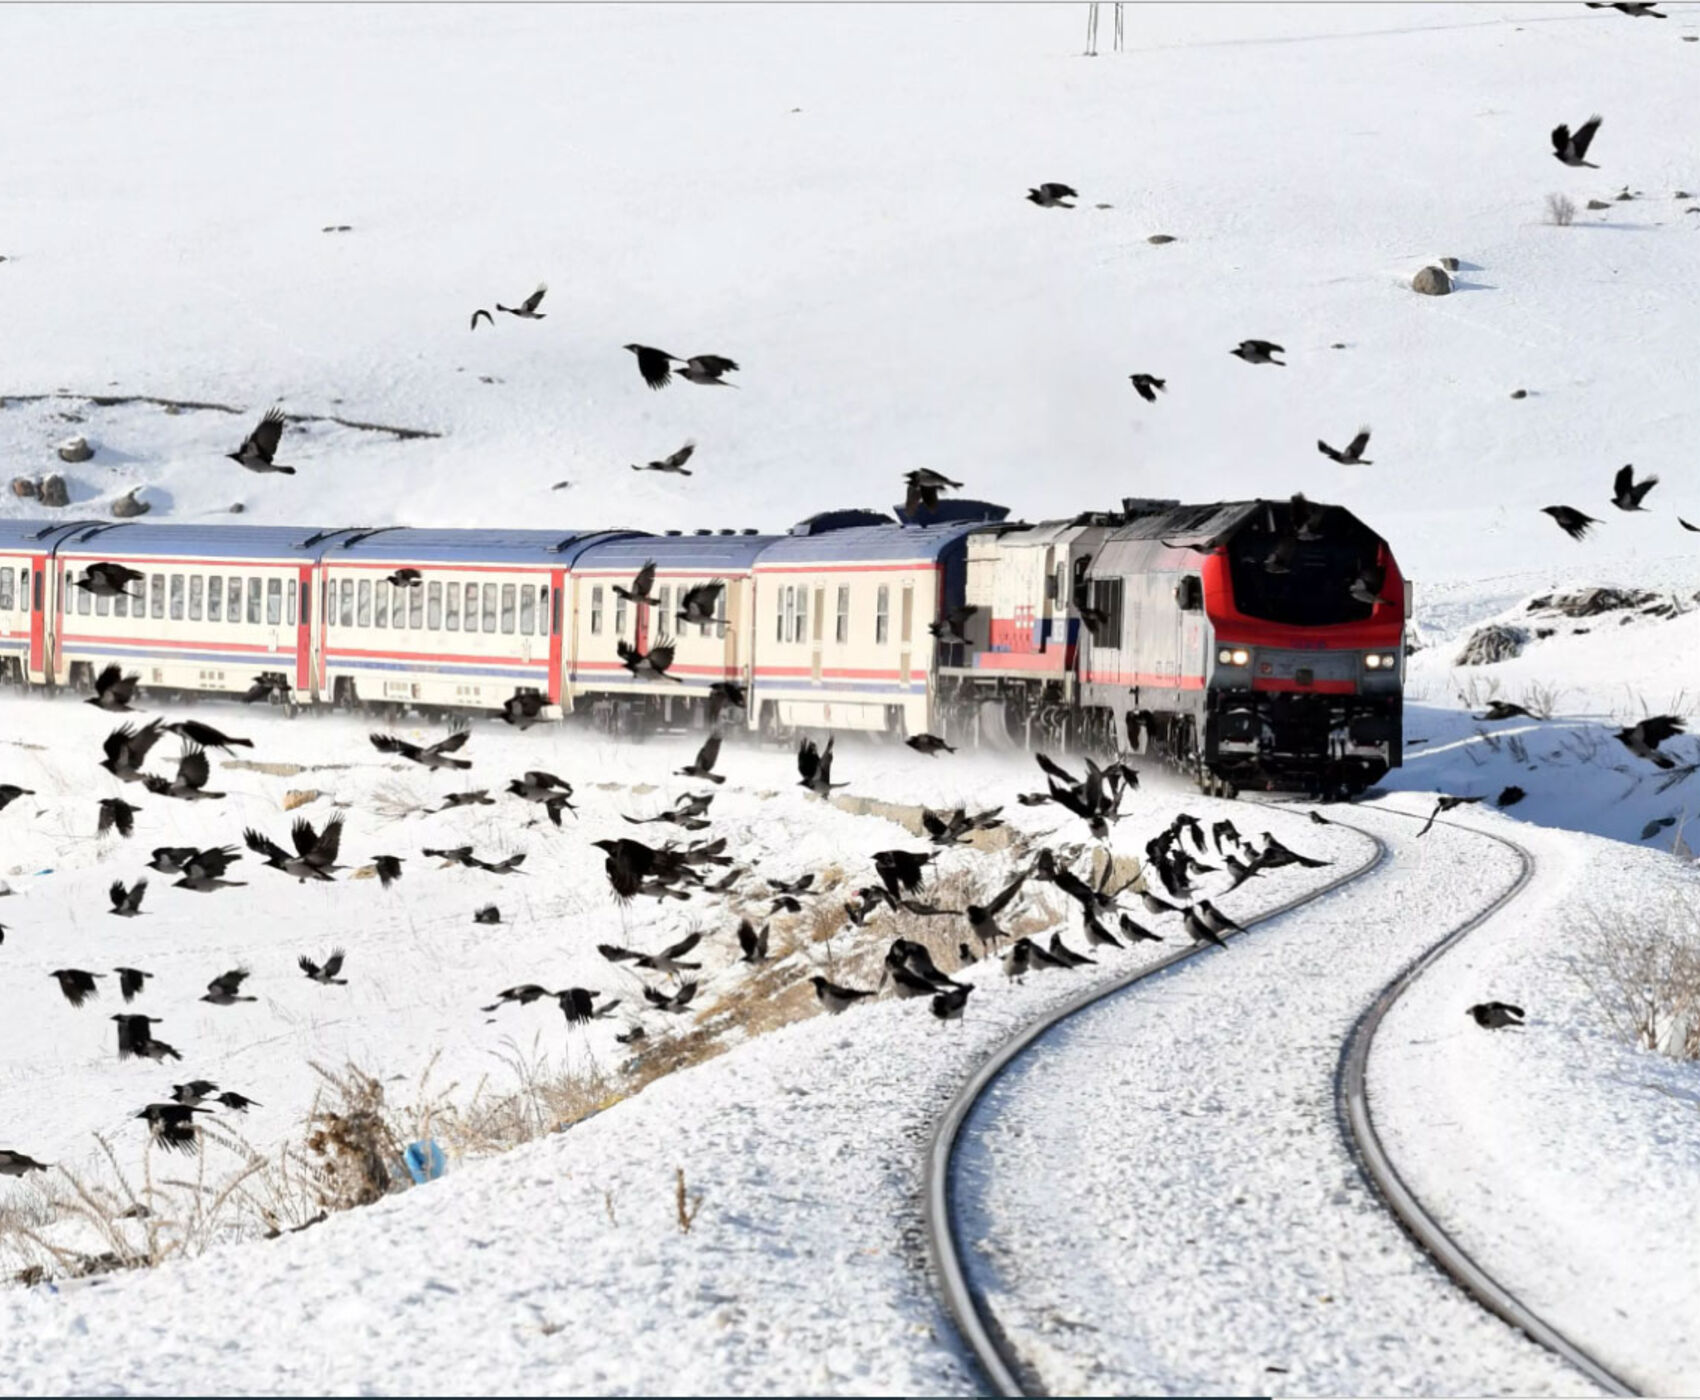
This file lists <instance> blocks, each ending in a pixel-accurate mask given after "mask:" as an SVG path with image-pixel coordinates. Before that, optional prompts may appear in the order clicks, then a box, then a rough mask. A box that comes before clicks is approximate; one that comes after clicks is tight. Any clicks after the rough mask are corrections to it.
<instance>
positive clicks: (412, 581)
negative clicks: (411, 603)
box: [384, 569, 425, 588]
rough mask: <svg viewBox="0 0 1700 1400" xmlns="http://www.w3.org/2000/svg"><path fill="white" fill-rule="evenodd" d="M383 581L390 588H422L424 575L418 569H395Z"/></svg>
mask: <svg viewBox="0 0 1700 1400" xmlns="http://www.w3.org/2000/svg"><path fill="white" fill-rule="evenodd" d="M384 582H385V583H387V584H389V585H390V586H391V587H392V588H423V587H424V586H425V576H424V575H423V574H422V573H420V572H419V570H418V569H397V570H396V571H395V572H394V573H393V574H391V575H390V576H389V577H388V578H386V579H385V580H384Z"/></svg>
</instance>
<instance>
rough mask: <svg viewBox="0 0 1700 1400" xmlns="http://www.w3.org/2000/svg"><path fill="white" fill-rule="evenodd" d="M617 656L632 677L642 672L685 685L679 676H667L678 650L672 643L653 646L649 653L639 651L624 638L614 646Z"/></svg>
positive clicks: (658, 678)
mask: <svg viewBox="0 0 1700 1400" xmlns="http://www.w3.org/2000/svg"><path fill="white" fill-rule="evenodd" d="M614 651H615V654H616V655H618V656H619V658H620V664H621V665H622V666H624V667H625V668H626V669H627V670H628V671H630V672H631V673H632V675H634V676H636V675H637V674H638V673H639V672H640V671H648V672H649V673H650V674H651V675H653V676H654V677H655V678H656V679H657V680H663V681H672V682H673V683H674V684H675V685H683V684H684V682H683V681H681V680H680V679H679V678H678V677H677V676H670V675H668V674H667V668H668V667H669V666H671V665H672V664H673V657H674V656H675V655H676V649H675V648H674V646H673V644H672V643H671V642H661V643H659V644H658V645H656V646H652V647H651V648H650V649H649V650H648V651H639V650H638V649H637V648H636V647H634V646H633V645H632V644H631V643H630V642H628V641H627V640H626V639H625V638H624V637H622V638H621V639H620V640H619V641H618V642H616V643H615V644H614Z"/></svg>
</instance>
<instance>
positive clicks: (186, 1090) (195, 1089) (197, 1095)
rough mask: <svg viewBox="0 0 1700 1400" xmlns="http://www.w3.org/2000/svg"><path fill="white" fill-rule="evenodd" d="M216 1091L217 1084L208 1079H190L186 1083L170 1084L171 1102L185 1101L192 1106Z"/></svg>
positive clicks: (202, 1101)
mask: <svg viewBox="0 0 1700 1400" xmlns="http://www.w3.org/2000/svg"><path fill="white" fill-rule="evenodd" d="M217 1092H218V1085H216V1084H214V1083H213V1082H212V1080H210V1079H191V1080H190V1081H189V1082H188V1083H187V1084H173V1085H172V1086H171V1101H172V1103H186V1104H188V1105H189V1106H190V1107H191V1108H193V1107H194V1106H195V1105H196V1104H198V1103H204V1102H205V1101H206V1099H207V1097H208V1095H210V1094H215V1093H217Z"/></svg>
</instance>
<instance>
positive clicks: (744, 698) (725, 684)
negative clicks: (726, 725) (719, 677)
mask: <svg viewBox="0 0 1700 1400" xmlns="http://www.w3.org/2000/svg"><path fill="white" fill-rule="evenodd" d="M728 705H730V706H731V707H732V708H733V709H735V710H747V709H749V707H750V701H749V696H748V695H747V694H745V692H744V687H743V685H742V684H740V683H739V682H738V681H715V682H714V684H713V685H711V686H709V688H708V722H709V723H710V724H713V723H714V722H715V721H716V720H717V719H719V718H720V712H721V711H722V710H723V709H725V708H726V707H727V706H728Z"/></svg>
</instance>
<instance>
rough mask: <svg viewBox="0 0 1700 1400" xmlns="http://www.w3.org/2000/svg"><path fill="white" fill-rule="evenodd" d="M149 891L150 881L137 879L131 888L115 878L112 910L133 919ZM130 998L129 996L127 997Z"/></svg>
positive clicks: (139, 911)
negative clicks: (125, 886) (143, 897)
mask: <svg viewBox="0 0 1700 1400" xmlns="http://www.w3.org/2000/svg"><path fill="white" fill-rule="evenodd" d="M147 892H148V882H147V881H146V880H137V881H136V883H135V884H134V885H132V886H131V887H130V888H129V889H125V888H124V882H123V881H122V880H114V881H113V882H112V888H111V890H110V891H108V893H109V894H110V895H111V896H112V909H111V912H112V913H114V914H116V915H117V916H118V917H119V918H121V919H133V918H135V917H136V916H137V915H138V914H140V913H141V912H142V896H143V895H145V894H146V893H147ZM125 1000H126V1001H128V1000H129V998H128V997H126V998H125Z"/></svg>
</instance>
